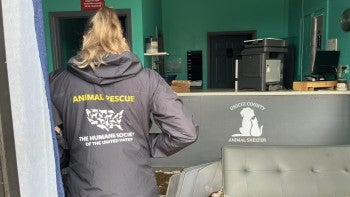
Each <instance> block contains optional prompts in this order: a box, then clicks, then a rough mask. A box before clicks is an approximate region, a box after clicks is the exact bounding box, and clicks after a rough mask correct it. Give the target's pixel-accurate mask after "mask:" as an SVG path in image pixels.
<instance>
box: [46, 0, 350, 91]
mask: <svg viewBox="0 0 350 197" xmlns="http://www.w3.org/2000/svg"><path fill="white" fill-rule="evenodd" d="M237 2H239V3H237ZM236 4H237V5H236ZM106 5H108V6H111V7H113V8H116V9H124V8H130V9H131V14H132V40H133V43H132V46H133V51H134V52H135V53H136V55H137V56H139V58H140V59H141V61H142V62H144V64H145V66H146V67H150V63H151V61H150V59H151V58H150V57H144V55H143V53H144V49H145V45H144V39H145V38H146V37H149V36H155V26H157V27H158V30H159V31H160V32H161V33H162V34H163V36H164V48H165V51H166V52H168V53H169V54H170V55H169V56H166V57H165V66H166V71H169V74H177V75H178V77H177V79H187V71H186V52H187V50H202V51H203V82H204V83H203V85H204V88H207V78H208V77H207V71H208V69H207V68H208V65H207V55H206V54H207V32H232V31H245V30H256V31H257V37H258V38H263V37H275V38H285V39H287V40H288V43H290V44H293V45H295V46H296V50H297V51H296V56H297V60H296V68H295V79H296V80H300V79H302V78H303V75H306V74H309V73H307V72H308V71H307V70H308V68H305V67H306V66H305V65H302V62H303V61H302V57H303V54H302V52H303V51H302V50H301V49H302V45H303V41H304V40H303V36H302V35H303V31H304V29H303V18H304V16H306V15H307V14H310V13H312V12H315V11H317V10H318V9H324V11H325V15H326V21H325V25H326V26H325V32H324V39H323V46H324V47H325V43H326V40H327V39H329V38H338V50H340V51H341V57H340V64H342V65H348V64H350V45H349V44H347V43H349V42H350V36H349V35H350V33H347V32H343V31H342V30H341V28H340V25H339V21H340V15H341V13H342V12H343V11H344V10H345V9H346V8H349V7H350V1H349V0H265V1H264V2H263V3H262V1H261V0H245V1H232V0H220V2H217V1H215V2H214V1H213V2H205V3H203V2H202V1H199V0H192V1H185V0H177V1H161V0H143V1H138V0H106ZM43 10H44V14H45V15H44V20H45V21H44V22H45V34H46V38H47V42H46V44H47V52H48V61H49V62H48V63H49V69H50V70H52V68H53V65H52V50H51V40H50V30H49V18H48V12H54V11H78V10H80V1H70V0H61V1H54V0H44V1H43ZM169 68H170V69H169ZM346 78H347V79H350V76H349V75H348V76H346Z"/></svg>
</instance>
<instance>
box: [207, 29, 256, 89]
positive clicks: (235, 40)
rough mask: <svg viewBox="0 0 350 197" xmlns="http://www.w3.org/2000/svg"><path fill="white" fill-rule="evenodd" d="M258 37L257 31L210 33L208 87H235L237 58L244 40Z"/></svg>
mask: <svg viewBox="0 0 350 197" xmlns="http://www.w3.org/2000/svg"><path fill="white" fill-rule="evenodd" d="M255 38H256V31H243V32H213V33H208V52H209V54H208V63H209V68H208V71H209V72H208V75H209V76H208V88H211V89H216V88H233V87H234V85H235V84H234V73H235V60H236V59H239V58H240V55H241V51H242V49H243V41H244V40H251V39H255Z"/></svg>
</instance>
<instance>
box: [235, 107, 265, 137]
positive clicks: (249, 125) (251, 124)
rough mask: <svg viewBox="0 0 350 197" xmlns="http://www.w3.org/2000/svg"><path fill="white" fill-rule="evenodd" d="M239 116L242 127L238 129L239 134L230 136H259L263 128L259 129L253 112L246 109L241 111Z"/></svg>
mask: <svg viewBox="0 0 350 197" xmlns="http://www.w3.org/2000/svg"><path fill="white" fill-rule="evenodd" d="M240 114H241V116H242V126H241V127H240V128H239V132H240V133H238V134H233V135H232V136H253V137H259V136H261V135H262V129H263V126H261V127H260V128H259V123H258V119H257V118H256V117H255V113H254V110H252V109H251V108H249V107H246V108H243V109H242V110H241V112H240Z"/></svg>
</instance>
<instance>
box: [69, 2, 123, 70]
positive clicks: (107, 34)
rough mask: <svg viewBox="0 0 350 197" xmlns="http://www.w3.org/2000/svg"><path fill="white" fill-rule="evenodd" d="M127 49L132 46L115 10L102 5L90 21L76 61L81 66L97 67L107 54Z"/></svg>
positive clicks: (119, 52) (118, 52)
mask: <svg viewBox="0 0 350 197" xmlns="http://www.w3.org/2000/svg"><path fill="white" fill-rule="evenodd" d="M125 51H130V48H129V45H128V43H127V41H126V39H125V38H124V36H123V30H122V27H121V24H120V21H119V19H118V16H117V14H116V12H115V10H113V9H111V8H108V7H102V8H100V9H99V10H98V11H97V12H96V14H95V15H94V16H93V17H92V18H91V19H90V21H89V23H88V29H87V30H86V31H85V33H84V36H83V44H82V47H81V49H80V51H79V52H78V57H79V58H78V59H76V60H75V62H74V63H75V64H76V65H77V66H78V67H79V68H86V67H88V66H90V67H91V68H92V69H95V68H96V67H98V66H100V65H101V64H102V63H104V62H103V58H104V57H106V56H107V55H109V54H121V53H123V52H125Z"/></svg>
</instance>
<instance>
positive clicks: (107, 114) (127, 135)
mask: <svg viewBox="0 0 350 197" xmlns="http://www.w3.org/2000/svg"><path fill="white" fill-rule="evenodd" d="M85 112H86V118H87V119H88V120H89V122H90V124H91V125H96V127H98V128H99V129H101V130H102V131H103V130H106V131H108V133H103V132H102V133H101V134H97V135H89V136H79V141H80V142H82V143H84V144H85V146H102V145H108V144H116V143H128V142H133V141H134V136H135V132H127V131H124V129H123V128H122V126H121V123H122V118H123V113H124V110H121V111H120V112H118V113H116V112H114V111H113V110H100V109H86V110H85ZM114 127H116V128H118V129H119V130H120V131H122V132H115V133H113V132H110V130H111V129H113V128H114Z"/></svg>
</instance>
